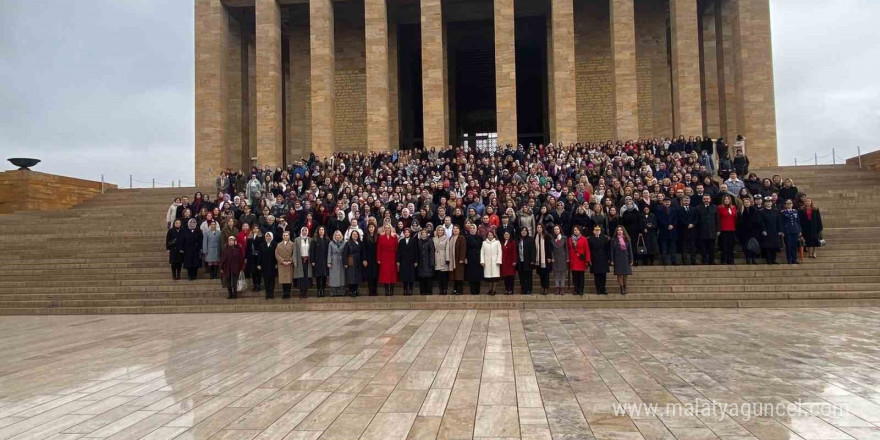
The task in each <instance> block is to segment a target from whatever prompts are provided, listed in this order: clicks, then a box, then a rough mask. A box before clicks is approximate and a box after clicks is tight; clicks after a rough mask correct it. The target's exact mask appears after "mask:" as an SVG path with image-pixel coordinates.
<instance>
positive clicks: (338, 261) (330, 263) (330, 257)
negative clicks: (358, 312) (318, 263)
mask: <svg viewBox="0 0 880 440" xmlns="http://www.w3.org/2000/svg"><path fill="white" fill-rule="evenodd" d="M344 248H345V241H344V240H343V239H342V231H338V230H337V231H335V232H333V241H331V242H330V246H329V247H328V252H327V269H328V271H329V273H330V277H329V278H330V296H342V288H343V286H345V264H344V261H345V259H344V256H343V253H344V252H343V249H344Z"/></svg>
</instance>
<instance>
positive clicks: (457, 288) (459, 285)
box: [452, 281, 464, 295]
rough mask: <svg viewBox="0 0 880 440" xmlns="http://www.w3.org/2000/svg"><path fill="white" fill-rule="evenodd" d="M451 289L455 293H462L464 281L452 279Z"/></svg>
mask: <svg viewBox="0 0 880 440" xmlns="http://www.w3.org/2000/svg"><path fill="white" fill-rule="evenodd" d="M452 290H453V292H454V293H455V294H456V295H461V294H462V293H464V281H453V283H452Z"/></svg>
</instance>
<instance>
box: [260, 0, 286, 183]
mask: <svg viewBox="0 0 880 440" xmlns="http://www.w3.org/2000/svg"><path fill="white" fill-rule="evenodd" d="M255 11H256V60H255V61H256V70H257V163H258V164H259V165H260V166H262V165H269V166H271V167H273V168H274V167H277V166H283V165H284V161H283V150H284V145H283V137H282V130H283V128H284V121H283V119H282V105H283V103H282V100H281V98H282V93H281V88H282V81H283V80H284V78H283V77H282V72H281V9H280V8H279V7H278V3H276V2H275V0H255Z"/></svg>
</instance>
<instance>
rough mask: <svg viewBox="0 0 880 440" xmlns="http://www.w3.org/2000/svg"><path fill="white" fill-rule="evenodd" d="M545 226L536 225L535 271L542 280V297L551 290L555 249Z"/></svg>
mask: <svg viewBox="0 0 880 440" xmlns="http://www.w3.org/2000/svg"><path fill="white" fill-rule="evenodd" d="M550 241H551V240H550V237H549V236H548V235H547V233H546V232H545V230H544V225H542V224H539V225H535V269H536V270H537V272H538V279H540V280H541V295H546V294H547V289H549V288H550V272H551V271H552V270H553V248H552V247H551V245H550Z"/></svg>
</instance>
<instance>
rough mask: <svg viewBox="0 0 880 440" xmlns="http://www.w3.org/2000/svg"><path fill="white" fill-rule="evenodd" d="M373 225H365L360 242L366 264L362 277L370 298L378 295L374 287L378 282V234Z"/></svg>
mask: <svg viewBox="0 0 880 440" xmlns="http://www.w3.org/2000/svg"><path fill="white" fill-rule="evenodd" d="M378 230H379V229H378V228H377V227H376V224H375V223H372V222H371V223H370V224H368V225H367V233H366V234H364V239H363V240H361V247H362V249H363V254H364V261H365V262H366V263H367V264H366V266H364V269H363V273H362V274H363V277H364V279H365V280H366V281H367V294H368V295H370V296H376V295H378V292H377V291H376V286H377V285H378V282H379V264H378V263H377V262H376V244H377V243H376V242H377V240H379V232H378Z"/></svg>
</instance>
